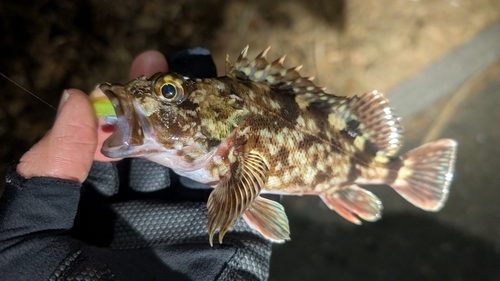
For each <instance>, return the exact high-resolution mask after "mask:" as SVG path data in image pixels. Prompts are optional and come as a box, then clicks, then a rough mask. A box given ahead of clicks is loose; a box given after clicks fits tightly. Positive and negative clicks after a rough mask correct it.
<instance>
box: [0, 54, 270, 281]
mask: <svg viewBox="0 0 500 281" xmlns="http://www.w3.org/2000/svg"><path fill="white" fill-rule="evenodd" d="M168 62H169V67H170V70H171V71H176V72H179V73H180V74H183V75H186V76H191V77H200V78H201V77H214V76H216V71H215V66H214V63H213V60H212V58H211V56H210V53H209V52H208V50H206V49H202V48H195V49H191V50H187V51H182V52H179V53H176V54H174V55H173V56H170V57H169V59H168ZM186 71H187V72H186ZM189 71H191V72H189ZM7 183H8V185H7V188H6V191H5V194H4V196H3V197H2V198H1V199H0V251H1V252H0V253H1V255H0V280H45V279H50V280H72V279H82V280H266V279H267V278H268V272H269V261H270V255H271V243H270V242H269V241H267V240H266V239H264V238H263V237H262V236H261V235H260V234H259V233H258V232H256V231H254V230H252V229H251V228H250V227H249V226H248V225H247V224H246V223H245V222H244V221H243V220H240V221H238V223H237V224H236V225H235V226H234V227H233V228H232V229H231V231H229V232H228V233H227V234H226V235H225V237H224V244H222V245H220V244H215V245H214V247H210V245H209V243H208V233H207V227H206V224H207V211H206V201H207V199H208V196H209V194H210V192H211V188H210V187H208V186H205V185H202V184H200V183H197V182H194V181H192V180H189V179H187V178H182V177H179V176H177V175H175V174H174V173H172V172H171V171H170V170H169V169H168V168H166V167H164V166H161V165H158V164H156V163H153V162H149V161H147V160H143V159H137V158H135V159H125V160H122V161H120V162H117V163H104V162H94V164H93V166H92V169H91V171H90V174H89V176H88V178H87V180H86V181H85V182H84V183H83V185H81V186H80V185H79V184H78V183H76V182H71V181H66V180H59V179H51V178H32V179H30V180H25V179H23V178H22V177H20V176H19V175H17V174H16V173H15V170H14V169H12V170H11V171H10V172H9V174H8V176H7ZM78 202H79V203H78ZM77 205H78V208H76V207H77Z"/></svg>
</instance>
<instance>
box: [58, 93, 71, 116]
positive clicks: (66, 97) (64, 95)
mask: <svg viewBox="0 0 500 281" xmlns="http://www.w3.org/2000/svg"><path fill="white" fill-rule="evenodd" d="M68 98H69V92H68V90H64V91H63V93H62V97H61V101H59V107H58V108H57V115H59V112H61V109H62V107H63V105H64V104H65V103H66V101H67V100H68Z"/></svg>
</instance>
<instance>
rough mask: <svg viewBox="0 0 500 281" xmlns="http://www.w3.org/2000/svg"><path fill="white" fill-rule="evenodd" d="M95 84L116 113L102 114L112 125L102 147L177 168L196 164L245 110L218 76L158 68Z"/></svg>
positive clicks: (108, 152) (110, 154)
mask: <svg viewBox="0 0 500 281" xmlns="http://www.w3.org/2000/svg"><path fill="white" fill-rule="evenodd" d="M100 89H101V90H102V91H103V93H104V94H105V95H106V96H107V97H108V98H109V100H110V101H111V104H112V106H113V108H114V110H115V113H116V117H109V116H108V118H107V120H108V123H109V124H112V125H114V127H115V130H114V133H113V134H112V135H111V136H110V137H109V138H108V139H107V140H106V141H105V142H104V144H103V146H102V149H101V152H102V153H103V154H104V155H105V156H107V157H110V158H124V157H142V158H146V159H149V160H152V161H155V162H158V163H160V164H162V165H165V166H167V167H170V168H173V169H174V170H176V169H175V168H177V170H176V171H179V170H181V171H182V170H183V171H189V170H195V169H199V168H200V165H203V163H206V162H207V158H208V157H209V156H210V155H213V153H214V151H215V150H216V148H217V147H218V146H219V145H220V144H221V143H223V141H224V140H225V139H226V138H227V137H228V136H229V135H230V134H231V132H232V131H233V130H234V128H235V127H236V126H237V125H238V123H239V122H241V120H242V119H243V118H244V116H245V115H246V113H247V111H246V110H245V109H244V106H243V102H242V100H241V99H239V98H238V97H236V96H235V95H231V94H226V91H224V84H223V83H222V82H220V81H219V80H217V79H190V78H187V77H183V76H181V75H179V74H177V73H173V72H169V73H157V74H155V75H153V76H152V77H151V78H150V79H147V78H146V77H144V76H142V77H139V78H136V79H134V80H132V81H131V82H129V83H127V84H125V85H120V84H109V83H105V84H101V85H100ZM105 119H106V118H105Z"/></svg>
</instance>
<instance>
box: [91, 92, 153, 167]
mask: <svg viewBox="0 0 500 281" xmlns="http://www.w3.org/2000/svg"><path fill="white" fill-rule="evenodd" d="M99 88H100V89H101V91H102V92H103V93H104V94H105V95H106V96H107V97H108V99H109V100H110V102H111V104H112V106H113V109H114V110H115V114H116V115H114V116H113V115H109V116H104V121H106V123H108V124H109V125H113V127H114V132H113V134H111V136H109V137H108V138H107V139H106V140H105V141H104V143H103V145H102V148H101V153H102V154H103V155H104V156H106V157H109V158H124V157H127V156H133V154H134V152H135V151H136V150H137V147H140V146H142V145H143V144H144V133H147V132H149V131H150V128H151V125H150V123H149V121H148V120H147V118H144V115H141V111H142V110H141V109H140V107H139V106H138V105H136V104H135V103H134V99H133V95H132V94H130V93H129V92H128V91H127V90H126V89H125V87H124V86H121V85H112V84H109V83H104V84H101V85H100V86H99Z"/></svg>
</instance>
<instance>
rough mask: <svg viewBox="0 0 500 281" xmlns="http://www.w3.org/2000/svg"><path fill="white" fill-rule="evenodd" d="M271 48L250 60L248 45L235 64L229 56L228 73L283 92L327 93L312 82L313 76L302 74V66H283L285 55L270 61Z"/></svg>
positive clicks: (227, 62)
mask: <svg viewBox="0 0 500 281" xmlns="http://www.w3.org/2000/svg"><path fill="white" fill-rule="evenodd" d="M270 48H271V47H267V48H266V49H265V50H264V51H262V52H261V53H260V54H259V55H257V57H255V59H254V60H249V59H248V58H247V53H248V46H246V47H245V49H243V51H241V54H240V55H239V57H238V59H237V60H236V62H235V63H234V64H232V63H231V62H230V61H229V56H228V57H227V58H226V73H227V75H228V76H231V77H235V78H239V79H245V80H251V81H254V82H261V83H266V84H268V85H270V86H273V87H276V88H277V89H279V90H283V93H289V94H295V95H299V94H305V93H310V95H311V96H316V95H318V94H325V93H324V92H323V90H324V88H320V87H317V86H316V85H314V83H313V82H312V81H313V79H314V78H313V77H302V76H300V74H299V70H300V69H301V68H302V66H297V67H293V68H290V69H286V68H285V67H284V66H283V61H284V60H285V56H282V57H280V58H278V59H277V60H275V61H273V62H271V63H269V62H268V61H267V59H266V55H267V52H268V51H269V49H270Z"/></svg>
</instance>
